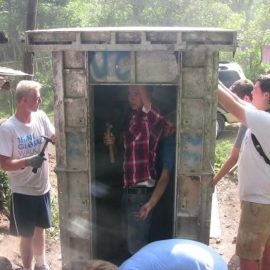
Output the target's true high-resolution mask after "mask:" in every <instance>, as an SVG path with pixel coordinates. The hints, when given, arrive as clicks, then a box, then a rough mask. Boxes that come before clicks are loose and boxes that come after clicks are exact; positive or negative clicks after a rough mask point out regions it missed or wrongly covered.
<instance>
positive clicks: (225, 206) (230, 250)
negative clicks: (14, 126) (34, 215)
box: [0, 125, 240, 270]
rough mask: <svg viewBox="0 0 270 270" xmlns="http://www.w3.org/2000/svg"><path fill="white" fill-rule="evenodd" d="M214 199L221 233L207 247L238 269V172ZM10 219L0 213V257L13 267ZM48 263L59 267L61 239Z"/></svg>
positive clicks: (232, 129) (15, 245)
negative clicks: (236, 246) (236, 242)
mask: <svg viewBox="0 0 270 270" xmlns="http://www.w3.org/2000/svg"><path fill="white" fill-rule="evenodd" d="M237 130H238V125H230V126H227V127H226V131H225V132H224V134H223V135H222V136H221V138H220V139H219V140H230V141H233V140H234V138H235V136H236V133H237ZM49 152H50V179H51V183H52V196H57V181H56V175H55V173H54V171H53V168H54V166H55V151H54V149H53V148H51V149H49ZM217 199H218V206H219V217H220V227H221V235H220V237H218V238H211V239H210V241H209V244H210V246H212V247H213V248H214V249H216V250H217V252H218V253H219V254H220V255H221V256H222V257H223V258H224V260H225V261H226V262H227V263H228V269H229V270H237V269H239V262H238V258H237V257H236V256H235V255H234V251H235V238H236V235H237V227H238V220H239V214H240V204H239V200H238V197H237V173H234V174H232V175H227V176H226V177H224V179H223V180H221V181H220V183H219V184H218V185H217ZM8 227H9V220H8V218H7V217H6V215H5V213H3V212H0V256H4V257H6V258H8V259H9V260H10V261H11V263H12V266H13V268H14V269H16V268H18V267H20V266H21V259H20V252H19V239H18V238H17V237H13V236H10V235H9V234H8ZM46 257H47V262H48V264H49V266H50V268H51V269H52V270H60V269H62V268H61V267H62V263H61V248H60V240H59V239H56V240H55V241H52V242H49V243H47V248H46Z"/></svg>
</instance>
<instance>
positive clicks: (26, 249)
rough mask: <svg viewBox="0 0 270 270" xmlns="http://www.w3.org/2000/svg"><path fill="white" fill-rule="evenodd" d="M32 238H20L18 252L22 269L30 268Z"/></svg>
mask: <svg viewBox="0 0 270 270" xmlns="http://www.w3.org/2000/svg"><path fill="white" fill-rule="evenodd" d="M32 240H33V239H32V237H21V242H20V250H21V257H22V263H23V267H25V268H30V267H31V266H32V262H33V247H32Z"/></svg>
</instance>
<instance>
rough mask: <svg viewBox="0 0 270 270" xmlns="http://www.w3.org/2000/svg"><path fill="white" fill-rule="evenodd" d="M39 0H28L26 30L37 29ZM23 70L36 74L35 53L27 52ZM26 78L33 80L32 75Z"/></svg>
mask: <svg viewBox="0 0 270 270" xmlns="http://www.w3.org/2000/svg"><path fill="white" fill-rule="evenodd" d="M37 5H38V0H28V9H27V21H26V29H25V30H35V28H36V18H37ZM23 70H24V72H25V73H28V74H34V56H33V53H29V52H25V53H24V60H23ZM25 79H26V80H33V77H32V76H25Z"/></svg>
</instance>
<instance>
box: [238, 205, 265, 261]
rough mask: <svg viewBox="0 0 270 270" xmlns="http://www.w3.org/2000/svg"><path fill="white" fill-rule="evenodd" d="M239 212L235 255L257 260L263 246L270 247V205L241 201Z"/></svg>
mask: <svg viewBox="0 0 270 270" xmlns="http://www.w3.org/2000/svg"><path fill="white" fill-rule="evenodd" d="M241 210H242V212H241V217H240V222H239V228H238V235H237V240H236V255H237V256H238V257H239V258H241V259H247V260H259V259H261V258H262V256H263V251H264V247H265V245H270V204H260V203H253V202H246V201H241Z"/></svg>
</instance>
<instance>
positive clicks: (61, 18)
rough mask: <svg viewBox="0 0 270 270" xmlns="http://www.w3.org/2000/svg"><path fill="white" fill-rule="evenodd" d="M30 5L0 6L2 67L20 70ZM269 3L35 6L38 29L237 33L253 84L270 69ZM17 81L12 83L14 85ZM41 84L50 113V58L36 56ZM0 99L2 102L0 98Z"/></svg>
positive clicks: (53, 2)
mask: <svg viewBox="0 0 270 270" xmlns="http://www.w3.org/2000/svg"><path fill="white" fill-rule="evenodd" d="M27 7H28V1H26V0H24V1H21V0H0V25H1V27H2V29H3V30H6V31H7V33H8V36H9V43H8V44H1V45H0V59H1V62H2V63H1V65H6V66H9V67H11V68H15V69H22V63H23V59H22V57H23V52H24V43H23V42H22V41H23V40H24V30H25V26H26V14H27ZM269 14H270V0H216V1H214V0H194V1H190V0H136V1H135V0H91V1H85V0H39V3H38V14H37V29H48V28H62V27H73V28H74V27H100V26H103V27H106V26H186V27H187V26H191V27H220V28H230V29H236V30H237V32H238V34H237V36H238V39H239V48H238V49H237V51H236V53H235V55H232V54H231V53H230V54H228V53H221V60H229V61H236V62H238V63H240V65H241V66H242V67H243V69H244V71H245V74H246V76H247V77H248V78H249V79H252V80H255V79H256V78H257V76H258V75H259V74H261V73H264V72H265V69H266V68H269V67H270V65H263V64H262V46H264V45H269V44H270V30H269V22H268V20H269V19H268V17H269ZM19 79H20V78H15V79H14V84H13V86H14V85H16V82H17V81H18V80H19ZM34 79H36V80H39V81H41V82H42V83H43V102H44V103H43V109H45V110H46V111H47V112H48V111H50V110H52V101H53V90H52V73H51V54H50V53H46V52H42V53H40V52H37V53H35V78H34ZM1 96H2V95H0V102H1V98H2V97H1Z"/></svg>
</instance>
